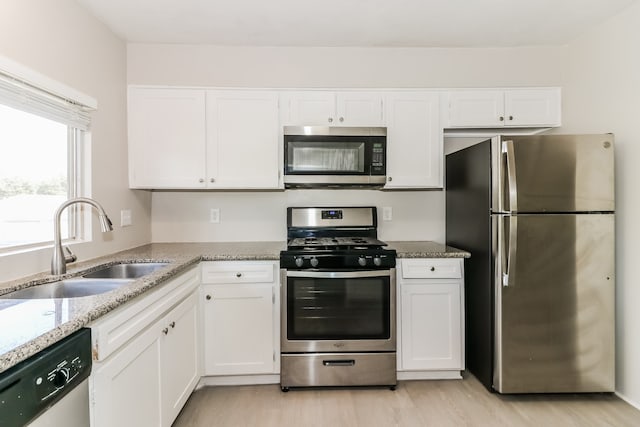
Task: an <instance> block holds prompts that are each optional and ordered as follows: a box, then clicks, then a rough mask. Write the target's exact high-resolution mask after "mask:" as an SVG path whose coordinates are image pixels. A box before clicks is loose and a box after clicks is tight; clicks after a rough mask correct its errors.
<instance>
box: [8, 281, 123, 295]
mask: <svg viewBox="0 0 640 427" xmlns="http://www.w3.org/2000/svg"><path fill="white" fill-rule="evenodd" d="M132 281H133V279H112V280H104V279H84V278H82V279H66V280H60V281H58V282H51V283H44V284H42V285H36V286H31V287H30V288H25V289H20V290H19V291H14V292H10V293H8V294H4V295H0V298H4V299H50V298H79V297H87V296H91V295H99V294H104V293H105V292H110V291H113V290H116V289H118V288H119V287H120V286H122V285H126V284H127V283H131V282H132Z"/></svg>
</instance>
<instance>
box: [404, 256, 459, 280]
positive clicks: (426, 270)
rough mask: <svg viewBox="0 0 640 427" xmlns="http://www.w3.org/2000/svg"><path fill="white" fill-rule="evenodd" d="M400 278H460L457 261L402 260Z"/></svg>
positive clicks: (435, 259)
mask: <svg viewBox="0 0 640 427" xmlns="http://www.w3.org/2000/svg"><path fill="white" fill-rule="evenodd" d="M400 264H401V267H402V277H403V278H405V279H459V278H461V277H462V268H461V265H460V264H461V262H460V260H459V259H443V258H429V259H402V260H400Z"/></svg>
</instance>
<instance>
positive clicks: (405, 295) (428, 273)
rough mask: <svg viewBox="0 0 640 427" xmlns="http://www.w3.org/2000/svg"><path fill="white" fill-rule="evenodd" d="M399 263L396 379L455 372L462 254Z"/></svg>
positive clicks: (459, 352)
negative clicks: (446, 257) (459, 256)
mask: <svg viewBox="0 0 640 427" xmlns="http://www.w3.org/2000/svg"><path fill="white" fill-rule="evenodd" d="M399 264H400V268H399V269H398V293H399V295H400V298H399V300H400V308H399V310H398V313H399V314H398V322H399V325H400V328H399V330H400V333H399V334H398V335H399V337H398V341H399V345H398V353H399V354H398V379H419V378H425V379H426V378H460V371H462V370H464V328H463V324H464V322H463V319H464V313H463V307H464V304H463V295H464V292H463V286H464V281H463V276H464V272H463V260H462V259H402V260H400V262H399Z"/></svg>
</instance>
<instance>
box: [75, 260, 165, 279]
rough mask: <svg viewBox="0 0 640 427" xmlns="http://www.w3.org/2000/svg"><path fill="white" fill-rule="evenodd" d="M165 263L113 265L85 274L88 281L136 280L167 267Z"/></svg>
mask: <svg viewBox="0 0 640 427" xmlns="http://www.w3.org/2000/svg"><path fill="white" fill-rule="evenodd" d="M168 264H169V263H167V262H133V263H121V264H113V265H109V266H107V267H104V268H101V269H100V270H96V271H93V272H91V273H88V274H85V275H83V276H82V277H85V278H89V279H137V278H138V277H142V276H146V275H147V274H150V273H153V272H154V271H156V270H158V269H160V268H162V267H165V266H167V265H168Z"/></svg>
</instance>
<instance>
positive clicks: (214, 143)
mask: <svg viewBox="0 0 640 427" xmlns="http://www.w3.org/2000/svg"><path fill="white" fill-rule="evenodd" d="M279 135H280V131H279V126H278V93H277V92H271V91H223V90H219V91H208V92H207V174H206V175H207V187H208V188H242V189H248V188H261V189H264V188H279V170H280V167H279V164H280V156H279V151H278V139H279Z"/></svg>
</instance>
